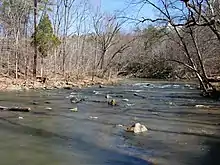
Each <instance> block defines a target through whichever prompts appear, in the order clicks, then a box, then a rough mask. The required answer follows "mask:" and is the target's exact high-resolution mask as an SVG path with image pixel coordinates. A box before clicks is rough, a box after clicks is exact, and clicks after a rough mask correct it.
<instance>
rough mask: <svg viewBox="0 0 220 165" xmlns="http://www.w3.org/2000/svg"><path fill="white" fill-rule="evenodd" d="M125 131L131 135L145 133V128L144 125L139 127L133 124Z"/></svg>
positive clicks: (138, 124)
mask: <svg viewBox="0 0 220 165" xmlns="http://www.w3.org/2000/svg"><path fill="white" fill-rule="evenodd" d="M126 131H127V132H133V133H142V132H146V131H147V128H146V127H145V126H144V125H141V124H140V123H135V124H134V125H132V126H130V127H128V128H127V130H126Z"/></svg>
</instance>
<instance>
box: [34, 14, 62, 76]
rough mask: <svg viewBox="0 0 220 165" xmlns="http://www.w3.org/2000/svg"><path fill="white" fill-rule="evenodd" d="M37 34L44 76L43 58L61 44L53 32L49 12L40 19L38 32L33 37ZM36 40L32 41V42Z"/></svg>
mask: <svg viewBox="0 0 220 165" xmlns="http://www.w3.org/2000/svg"><path fill="white" fill-rule="evenodd" d="M34 35H36V44H37V49H38V52H39V53H40V56H41V77H42V76H43V59H44V58H45V57H47V56H48V54H49V52H50V51H52V50H53V49H54V48H56V47H57V46H59V45H60V43H61V42H60V40H59V39H58V37H57V36H55V35H54V33H53V27H52V23H51V21H50V19H49V16H48V15H47V14H44V16H43V17H42V19H41V20H40V22H39V24H38V26H37V30H36V34H35V33H34V34H33V36H32V38H34ZM33 43H34V40H33V41H32V44H33Z"/></svg>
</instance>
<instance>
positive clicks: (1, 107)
mask: <svg viewBox="0 0 220 165" xmlns="http://www.w3.org/2000/svg"><path fill="white" fill-rule="evenodd" d="M0 110H3V111H14V112H30V111H31V108H29V107H3V106H0Z"/></svg>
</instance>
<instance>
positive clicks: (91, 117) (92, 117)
mask: <svg viewBox="0 0 220 165" xmlns="http://www.w3.org/2000/svg"><path fill="white" fill-rule="evenodd" d="M89 118H90V119H98V117H97V116H89Z"/></svg>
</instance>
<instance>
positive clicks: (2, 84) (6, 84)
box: [0, 77, 119, 91]
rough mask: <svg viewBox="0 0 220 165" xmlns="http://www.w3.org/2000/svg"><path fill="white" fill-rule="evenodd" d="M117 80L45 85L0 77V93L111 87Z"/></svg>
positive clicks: (81, 80) (54, 80) (88, 78)
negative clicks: (99, 86) (94, 86)
mask: <svg viewBox="0 0 220 165" xmlns="http://www.w3.org/2000/svg"><path fill="white" fill-rule="evenodd" d="M118 80H119V78H112V79H101V78H97V77H95V78H94V79H93V80H92V78H91V77H85V78H83V79H80V80H72V81H66V80H63V79H54V78H51V79H48V80H47V81H46V82H45V83H42V82H40V80H33V79H26V80H25V79H17V80H16V79H13V78H8V77H0V91H11V90H29V89H59V88H65V89H71V88H74V87H78V88H82V87H87V86H92V85H112V84H116V83H117V82H118Z"/></svg>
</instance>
